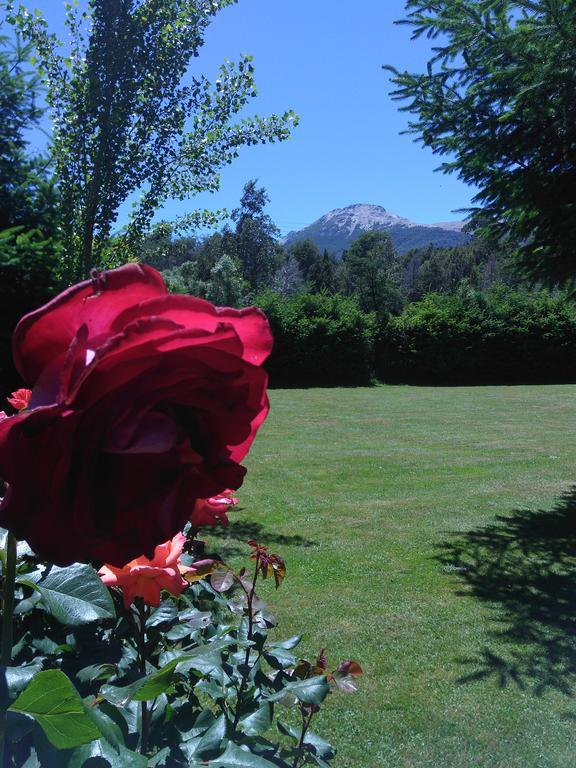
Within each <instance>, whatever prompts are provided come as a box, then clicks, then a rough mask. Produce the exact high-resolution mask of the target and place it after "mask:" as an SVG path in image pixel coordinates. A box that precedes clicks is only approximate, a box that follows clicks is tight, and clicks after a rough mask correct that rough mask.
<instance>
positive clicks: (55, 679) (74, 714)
mask: <svg viewBox="0 0 576 768" xmlns="http://www.w3.org/2000/svg"><path fill="white" fill-rule="evenodd" d="M10 710H11V711H13V712H20V713H22V714H24V715H30V716H31V717H33V718H34V719H35V720H36V722H37V723H38V725H40V727H41V728H42V730H43V731H44V733H45V734H46V736H47V738H48V740H49V741H50V742H51V744H53V745H54V746H55V747H57V748H58V749H70V748H72V747H77V746H80V745H81V744H86V743H87V742H89V741H93V740H94V739H97V738H98V737H99V736H100V732H99V730H98V728H97V727H96V725H94V723H93V722H92V720H91V719H90V718H89V717H88V715H87V714H86V712H85V711H84V704H83V702H82V699H81V698H80V694H79V693H78V691H77V690H76V688H74V686H73V685H72V683H71V682H70V680H69V679H68V678H67V677H66V675H65V674H64V673H63V672H61V671H60V670H58V669H52V670H48V671H47V672H39V673H38V674H37V675H36V676H35V677H34V678H33V680H32V681H31V682H30V683H29V685H28V686H27V687H26V688H25V690H24V691H22V693H21V694H20V695H19V696H18V698H17V699H16V701H15V702H14V703H13V704H12V706H11V707H10Z"/></svg>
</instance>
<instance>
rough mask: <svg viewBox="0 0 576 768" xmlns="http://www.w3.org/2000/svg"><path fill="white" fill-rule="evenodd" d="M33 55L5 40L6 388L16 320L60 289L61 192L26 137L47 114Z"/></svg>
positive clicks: (0, 198) (1, 180) (0, 83)
mask: <svg viewBox="0 0 576 768" xmlns="http://www.w3.org/2000/svg"><path fill="white" fill-rule="evenodd" d="M30 55H31V50H30V47H29V46H23V45H22V44H21V42H20V40H19V39H18V38H16V39H13V38H12V39H10V38H8V37H1V38H0V392H6V391H10V387H15V386H17V385H19V384H20V383H21V382H20V381H19V378H18V377H17V374H16V372H15V370H14V368H13V366H12V354H11V336H12V331H13V329H14V327H15V325H16V323H17V322H18V320H19V319H20V318H21V317H22V315H24V314H26V313H27V312H29V311H30V310H32V309H35V308H36V307H37V306H38V305H40V304H43V303H45V302H46V301H48V300H49V299H50V298H51V297H52V295H53V293H55V292H56V290H57V281H56V267H57V258H58V253H59V245H58V238H57V234H58V230H57V217H56V206H57V195H56V192H55V189H54V184H53V183H52V180H51V177H50V172H49V169H48V167H47V166H48V161H47V159H46V157H42V156H36V155H34V154H33V153H31V152H30V151H29V145H28V141H27V138H26V132H27V131H29V130H30V129H31V128H32V127H34V126H36V125H38V122H39V120H40V118H41V116H42V111H41V110H40V109H39V108H38V106H37V104H38V100H39V88H40V83H39V80H38V77H37V76H35V75H34V74H33V72H32V70H31V65H30V62H29V57H30Z"/></svg>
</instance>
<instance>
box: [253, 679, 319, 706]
mask: <svg viewBox="0 0 576 768" xmlns="http://www.w3.org/2000/svg"><path fill="white" fill-rule="evenodd" d="M329 692H330V686H329V685H328V681H327V680H326V677H325V676H324V675H318V676H316V677H309V678H307V679H306V680H296V681H295V682H293V683H285V684H284V686H283V688H282V690H281V691H278V692H277V693H273V694H272V696H268V697H267V700H268V701H280V700H281V699H283V698H284V696H286V694H293V695H294V696H296V698H297V699H298V700H299V701H301V702H302V703H303V704H321V703H322V702H323V701H324V699H325V698H326V696H327V695H328V693H329Z"/></svg>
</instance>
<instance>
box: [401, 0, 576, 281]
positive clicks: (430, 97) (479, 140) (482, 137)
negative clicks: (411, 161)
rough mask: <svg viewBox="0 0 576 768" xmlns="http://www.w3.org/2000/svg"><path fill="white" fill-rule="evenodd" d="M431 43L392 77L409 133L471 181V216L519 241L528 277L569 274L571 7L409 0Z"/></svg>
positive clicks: (575, 15) (572, 210)
mask: <svg viewBox="0 0 576 768" xmlns="http://www.w3.org/2000/svg"><path fill="white" fill-rule="evenodd" d="M406 8H407V11H408V15H407V18H406V19H404V20H403V23H405V24H409V25H410V26H411V27H412V29H413V35H412V36H413V38H418V37H421V36H422V35H425V36H427V37H429V38H432V39H433V40H434V41H435V47H434V49H433V55H432V57H431V58H430V60H429V62H428V66H427V68H426V70H425V71H424V72H423V73H416V74H414V73H410V72H398V71H397V70H395V69H394V68H393V67H387V68H388V69H390V70H391V71H392V72H393V77H392V82H393V83H394V85H395V86H396V90H395V91H394V92H393V93H392V96H393V97H394V98H397V99H400V100H402V101H405V102H406V104H405V105H404V106H403V107H402V109H403V110H404V111H408V112H410V113H411V114H412V115H414V118H413V119H412V120H411V122H410V123H409V131H410V132H412V133H414V134H415V135H416V137H417V139H418V140H419V141H421V142H422V143H423V144H424V145H425V146H427V147H430V148H431V149H432V151H433V152H434V153H436V154H439V155H445V156H448V160H447V161H446V162H444V163H443V164H442V165H441V166H440V167H441V170H443V171H444V172H446V173H457V174H458V176H459V177H460V178H461V179H463V180H464V181H465V182H467V183H469V184H472V185H475V186H476V187H477V188H478V190H479V191H478V193H477V194H476V196H475V197H474V202H475V203H476V204H477V207H476V208H474V209H472V213H473V221H474V222H475V225H476V226H477V227H479V228H480V230H481V231H482V232H483V233H484V234H486V235H489V236H491V237H492V238H494V237H496V238H498V239H500V240H505V241H506V240H507V241H509V242H511V243H513V244H514V245H516V246H517V249H518V256H519V260H520V264H521V265H522V267H523V268H524V270H525V271H526V272H527V273H528V274H529V275H530V276H531V277H532V278H533V279H543V280H548V281H549V282H558V283H561V282H565V281H571V282H574V281H575V278H576V245H575V243H576V77H575V72H576V3H574V1H573V0H408V2H407V5H406Z"/></svg>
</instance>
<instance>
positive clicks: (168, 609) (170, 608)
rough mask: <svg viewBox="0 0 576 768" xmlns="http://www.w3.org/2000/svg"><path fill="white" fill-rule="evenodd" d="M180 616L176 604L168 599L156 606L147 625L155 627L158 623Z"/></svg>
mask: <svg viewBox="0 0 576 768" xmlns="http://www.w3.org/2000/svg"><path fill="white" fill-rule="evenodd" d="M177 617H178V611H177V610H176V606H175V605H174V604H173V603H171V602H168V601H164V602H163V603H162V604H161V605H160V606H159V607H158V608H156V609H155V610H154V611H152V613H151V614H150V616H149V617H148V619H147V620H146V626H147V627H155V626H156V625H157V624H163V623H165V622H169V621H174V619H176V618H177Z"/></svg>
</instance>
